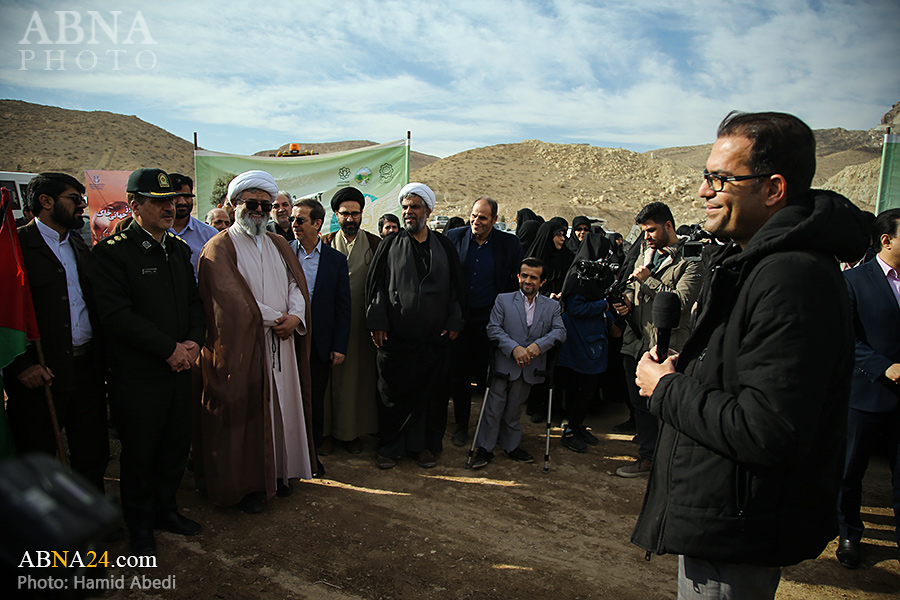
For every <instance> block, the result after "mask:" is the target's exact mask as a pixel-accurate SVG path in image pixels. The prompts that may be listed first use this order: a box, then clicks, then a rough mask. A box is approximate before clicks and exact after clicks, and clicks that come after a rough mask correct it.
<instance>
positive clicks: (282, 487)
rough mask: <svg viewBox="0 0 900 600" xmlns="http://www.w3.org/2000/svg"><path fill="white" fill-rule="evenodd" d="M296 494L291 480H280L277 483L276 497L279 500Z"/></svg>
mask: <svg viewBox="0 0 900 600" xmlns="http://www.w3.org/2000/svg"><path fill="white" fill-rule="evenodd" d="M293 493H294V488H292V487H291V482H290V480H289V479H279V480H278V481H276V482H275V495H276V496H278V497H279V498H287V497H288V496H290V495H291V494H293Z"/></svg>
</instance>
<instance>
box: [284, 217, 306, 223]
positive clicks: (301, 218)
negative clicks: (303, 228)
mask: <svg viewBox="0 0 900 600" xmlns="http://www.w3.org/2000/svg"><path fill="white" fill-rule="evenodd" d="M288 221H289V222H291V223H293V222H294V221H296V222H297V223H299V224H300V225H303V224H304V223H309V219H307V218H306V217H288Z"/></svg>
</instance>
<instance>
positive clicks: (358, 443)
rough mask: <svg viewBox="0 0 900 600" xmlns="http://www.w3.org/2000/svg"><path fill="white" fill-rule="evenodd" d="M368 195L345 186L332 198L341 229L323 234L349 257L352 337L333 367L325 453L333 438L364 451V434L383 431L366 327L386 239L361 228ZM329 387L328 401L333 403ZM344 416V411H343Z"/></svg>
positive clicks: (355, 451)
mask: <svg viewBox="0 0 900 600" xmlns="http://www.w3.org/2000/svg"><path fill="white" fill-rule="evenodd" d="M365 204H366V199H365V196H363V193H362V192H360V191H359V190H358V189H356V188H352V187H345V188H341V189H339V190H338V191H337V192H336V193H335V194H334V196H333V197H332V198H331V210H332V211H333V212H334V214H336V215H337V219H338V225H340V230H339V231H336V232H332V233H329V234H328V235H325V236H323V237H322V243H323V244H326V245H328V246H331V247H332V248H334V249H335V250H337V251H338V252H340V253H341V254H343V255H344V256H346V257H347V268H348V270H349V274H350V311H351V312H350V341H349V343H348V345H347V357H346V359H345V360H344V362H343V363H341V364H339V365H335V366H333V367H332V370H331V387H330V390H331V392H330V396H331V397H330V403H331V411H332V418H333V420H334V429H332V426H331V424H329V423H325V435H324V437H323V439H322V445H321V448H320V454H322V455H323V456H325V455H327V454H329V453H330V452H331V451H332V447H333V444H334V442H333V439H332V436H334V437H336V438H337V439H338V440H341V441H344V442H345V445H346V448H347V451H348V452H350V453H351V454H359V453H360V452H362V440H360V438H359V436H360V435H361V434H368V433H375V432H376V431H377V430H378V406H377V404H376V402H375V386H376V382H377V377H376V375H375V347H374V346H373V345H372V341H371V339H370V338H369V332H368V331H366V274H367V273H368V272H369V264H370V263H371V262H372V257H373V256H375V249H376V248H377V247H378V244H379V243H380V242H381V238H380V237H378V236H377V235H375V234H374V233H369V232H368V231H364V230H362V229H360V223H362V215H363V210H364V209H365ZM327 396H328V392H326V400H325V404H326V405H327V404H328V403H329V398H328V397H327ZM341 415H343V416H341Z"/></svg>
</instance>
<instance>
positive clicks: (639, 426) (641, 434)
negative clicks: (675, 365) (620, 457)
mask: <svg viewBox="0 0 900 600" xmlns="http://www.w3.org/2000/svg"><path fill="white" fill-rule="evenodd" d="M637 364H638V360H637V359H636V358H634V357H633V356H629V355H627V354H623V355H622V365H623V366H624V367H625V383H626V384H627V385H628V400H629V402H630V404H631V408H632V410H634V427H635V429H636V430H637V433H636V434H635V437H636V438H637V443H638V456H640V457H641V458H642V459H643V460H650V461H652V460H653V456H654V455H655V454H656V437H657V434H658V433H659V420H658V419H657V418H656V417H654V416H653V415H652V414H651V413H650V411H649V410H647V399H646V398H643V397H641V394H640V388H638V386H637V383H635V381H634V375H635V373H636V372H637Z"/></svg>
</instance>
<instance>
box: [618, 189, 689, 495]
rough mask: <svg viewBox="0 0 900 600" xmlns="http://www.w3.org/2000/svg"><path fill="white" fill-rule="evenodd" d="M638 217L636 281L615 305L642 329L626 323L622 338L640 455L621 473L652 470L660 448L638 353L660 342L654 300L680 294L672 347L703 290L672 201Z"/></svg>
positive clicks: (685, 332) (685, 330)
mask: <svg viewBox="0 0 900 600" xmlns="http://www.w3.org/2000/svg"><path fill="white" fill-rule="evenodd" d="M634 221H635V223H637V224H638V225H639V226H640V228H641V231H642V232H643V234H644V243H643V246H642V250H641V255H640V256H638V259H637V261H636V263H635V268H634V271H633V272H632V274H631V279H632V281H631V284H630V285H629V286H628V287H627V288H626V290H625V294H624V298H623V300H624V303H621V304H614V305H613V306H614V308H615V309H616V312H617V313H619V315H621V316H625V315H629V314H630V315H631V319H632V322H633V323H634V324H635V325H636V326H637V327H638V329H639V330H640V336H638V335H637V334H636V333H635V331H634V330H633V329H632V328H631V327H626V328H625V331H624V333H623V342H622V362H623V364H624V366H625V379H626V382H627V383H628V397H629V401H630V403H631V407H632V409H633V410H634V420H635V427H636V429H637V436H636V437H637V442H638V459H637V460H636V461H635V462H633V463H631V464H628V465H624V466H622V467H619V468H618V469H616V474H617V475H619V476H620V477H641V476H645V475H648V474H649V473H650V465H651V464H652V462H653V455H654V452H655V450H656V434H657V432H658V431H659V422H658V421H657V419H656V417H654V416H653V415H651V414H650V413H649V412H648V411H647V408H646V405H647V404H646V400H644V399H642V398H641V397H640V394H639V392H638V388H637V386H636V385H635V383H634V373H635V370H636V369H637V363H638V359H639V358H640V357H641V355H643V354H644V353H645V352H647V350H649V349H650V348H652V347H653V346H655V345H656V327H654V325H653V322H652V316H653V300H654V298H655V297H656V294H658V293H660V292H675V294H677V295H678V298H679V300H680V301H681V319H680V320H679V323H678V328H677V329H675V330H673V331H672V338H671V343H670V347H671V348H672V349H673V350H679V349H680V348H681V346H682V344H684V341H685V340H686V339H687V336H688V333H689V322H690V315H691V308H692V307H693V305H694V301H695V300H696V299H697V295H698V294H699V293H700V263H699V262H696V261H687V260H685V258H684V256H683V248H684V243H685V241H684V240H683V239H679V238H678V236H677V235H676V234H675V219H674V217H673V216H672V211H670V210H669V207H668V206H666V205H665V204H663V203H662V202H651V203H650V204H648V205H647V206H645V207H644V208H642V209H641V211H640V212H639V213H638V214H637V216H636V217H635V219H634Z"/></svg>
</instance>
